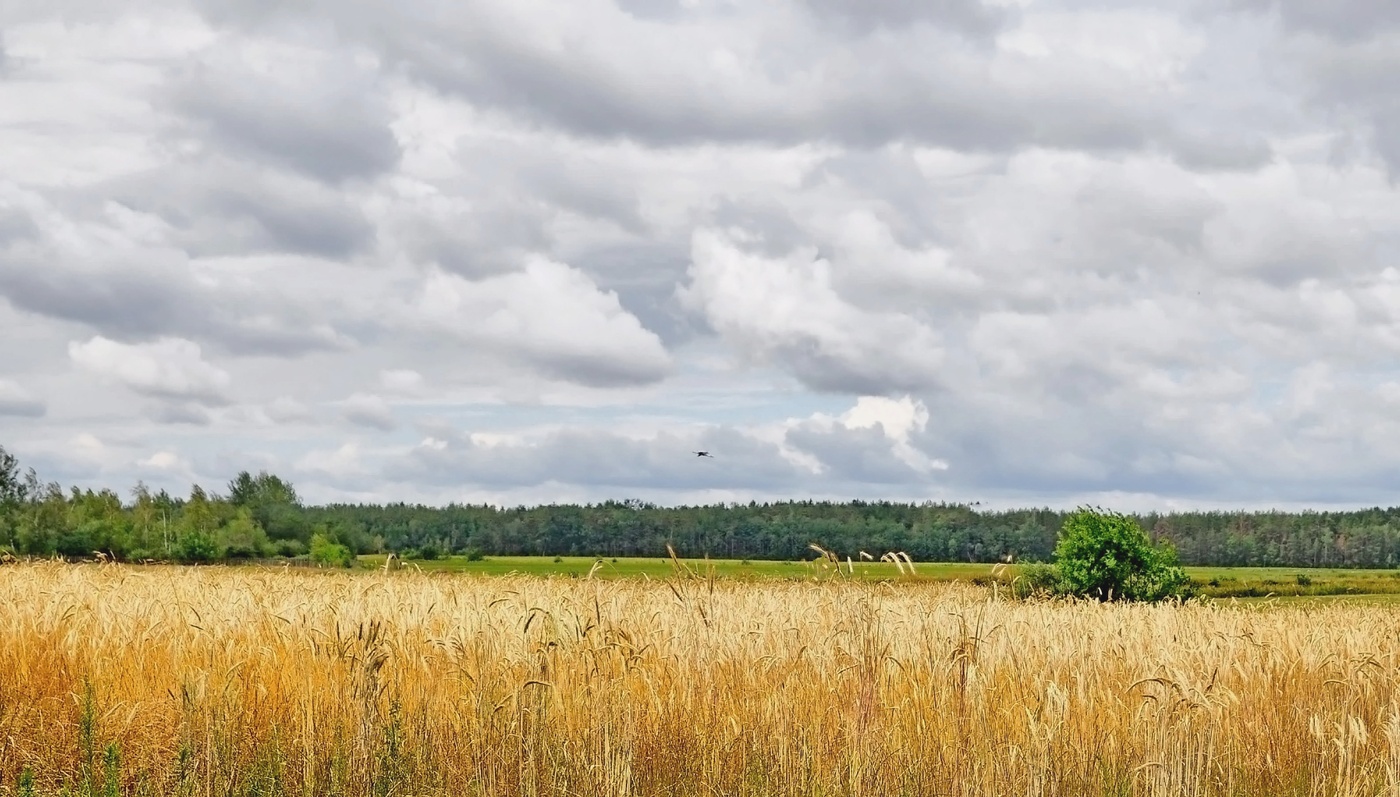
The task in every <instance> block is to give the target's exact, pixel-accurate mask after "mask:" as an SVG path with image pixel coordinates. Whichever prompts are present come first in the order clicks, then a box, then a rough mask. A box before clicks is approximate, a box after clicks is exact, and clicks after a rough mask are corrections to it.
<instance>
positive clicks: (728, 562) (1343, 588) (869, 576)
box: [359, 555, 1400, 603]
mask: <svg viewBox="0 0 1400 797" xmlns="http://www.w3.org/2000/svg"><path fill="white" fill-rule="evenodd" d="M387 559H388V556H386V555H367V556H361V557H359V560H360V565H361V567H367V568H383V567H384V566H385V563H386V561H387ZM390 567H403V568H416V569H418V570H421V571H423V572H425V573H469V574H475V575H483V576H508V575H536V576H560V577H565V578H568V577H574V578H586V577H590V576H591V577H593V578H602V579H617V578H642V579H646V578H651V579H662V578H669V577H672V576H675V575H677V574H680V575H685V574H686V573H689V574H693V575H698V576H703V577H710V576H714V577H715V578H737V579H799V580H800V579H812V578H819V579H826V578H837V577H841V578H856V579H864V580H873V581H961V582H967V583H971V584H977V585H986V586H991V585H998V584H999V585H1010V584H1011V583H1012V582H1013V581H1014V580H1015V579H1016V578H1018V577H1019V575H1020V574H1021V571H1022V569H1023V567H1024V566H1023V565H996V564H987V563H973V562H915V563H913V565H912V566H910V565H905V566H904V568H903V570H901V569H900V568H898V567H896V565H895V564H893V563H891V562H860V561H851V562H850V563H849V565H848V564H847V562H846V561H845V560H844V559H842V560H841V562H840V566H839V575H838V568H837V567H836V566H835V565H832V564H830V563H824V562H823V561H822V560H820V559H812V560H799V561H787V562H779V561H761V560H752V561H747V560H736V559H682V560H677V561H674V562H673V561H672V560H671V559H668V558H601V559H600V558H595V557H587V556H561V557H551V556H490V557H486V558H484V559H479V560H476V561H469V560H467V558H465V557H462V556H450V557H442V558H439V559H433V560H403V561H399V560H395V561H394V563H393V564H392V565H390ZM1186 572H1187V575H1188V576H1190V578H1191V584H1192V590H1193V592H1194V594H1196V595H1198V596H1201V597H1206V598H1214V599H1240V600H1245V601H1250V602H1255V601H1260V600H1274V599H1279V600H1290V601H1291V600H1294V599H1298V598H1308V599H1314V600H1318V601H1335V600H1346V599H1358V600H1359V599H1362V598H1364V599H1365V600H1364V601H1363V602H1366V603H1384V602H1388V601H1391V600H1400V569H1396V570H1352V569H1342V568H1296V567H1187V568H1186Z"/></svg>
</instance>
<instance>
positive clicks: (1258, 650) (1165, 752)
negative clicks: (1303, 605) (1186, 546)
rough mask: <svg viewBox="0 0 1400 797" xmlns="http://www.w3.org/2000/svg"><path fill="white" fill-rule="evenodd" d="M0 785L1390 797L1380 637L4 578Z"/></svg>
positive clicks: (478, 593) (146, 572) (1080, 608)
mask: <svg viewBox="0 0 1400 797" xmlns="http://www.w3.org/2000/svg"><path fill="white" fill-rule="evenodd" d="M0 607H3V608H0V792H3V793H16V792H17V791H25V792H26V793H35V794H40V795H43V794H57V793H59V792H60V791H61V790H65V789H66V790H67V791H68V792H70V793H78V794H84V793H91V794H99V793H100V794H118V793H124V794H191V795H227V794H289V793H294V794H306V795H311V794H344V795H419V794H423V795H427V794H443V795H447V794H451V795H475V794H490V795H546V794H547V795H565V794H571V795H572V794H582V795H654V794H674V795H715V794H721V795H798V794H801V795H816V794H821V795H843V794H851V795H898V794H911V795H912V794H950V795H994V794H995V795H1001V794H1024V795H1041V794H1043V795H1089V794H1143V795H1188V794H1201V795H1241V794H1256V795H1289V794H1296V795H1319V794H1326V795H1331V794H1347V795H1360V794H1394V793H1396V789H1397V788H1400V691H1397V686H1400V670H1397V666H1400V613H1397V612H1394V611H1391V610H1389V609H1383V608H1359V607H1327V608H1316V609H1275V610H1270V611H1258V610H1247V609H1241V608H1229V607H1223V608H1222V607H1210V606H1159V607H1145V606H1120V605H1098V604H1088V603H1050V602H1039V603H1037V602H1031V603H1019V602H1014V601H1008V600H1003V599H1000V598H998V597H996V596H995V595H994V594H993V593H990V592H987V591H982V590H977V589H973V588H959V587H957V586H952V587H949V586H937V585H915V584H908V585H891V584H861V583H852V582H846V581H813V582H801V583H791V582H742V581H714V580H710V579H705V578H701V577H689V578H683V579H680V578H678V579H675V580H672V581H668V582H665V583H658V582H647V581H608V582H602V581H593V580H587V579H564V578H554V579H542V578H495V579H487V578H469V577H461V576H456V577H453V576H430V575H424V574H422V573H415V572H412V571H404V570H400V571H396V572H385V571H382V570H380V571H375V572H372V573H356V574H348V573H340V574H331V573H315V572H289V571H282V570H252V569H223V568H208V569H177V568H164V567H158V568H133V567H124V566H119V565H84V566H62V565H55V564H36V565H10V566H6V567H4V568H0Z"/></svg>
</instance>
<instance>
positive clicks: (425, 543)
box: [0, 447, 1400, 568]
mask: <svg viewBox="0 0 1400 797" xmlns="http://www.w3.org/2000/svg"><path fill="white" fill-rule="evenodd" d="M1069 515H1070V513H1066V512H1059V511H1055V510H1050V509H1017V510H1008V511H977V510H975V509H973V508H972V507H969V506H967V505H965V504H956V503H935V502H923V503H895V502H886V501H858V500H857V501H849V502H829V501H777V502H766V503H757V502H752V503H747V504H733V503H731V504H717V505H708V506H658V505H655V504H651V503H646V502H642V501H637V500H624V501H605V502H602V503H596V504H587V505H575V504H553V505H546V506H533V507H524V506H521V507H498V506H490V505H469V504H451V505H448V506H442V507H434V506H423V505H415V504H405V503H390V504H383V505H363V504H360V505H349V504H332V505H325V506H310V505H307V504H305V503H304V502H303V501H302V500H301V498H300V496H299V495H298V494H297V491H296V489H295V488H294V487H293V486H292V484H291V483H290V482H288V481H286V480H284V479H282V478H280V477H278V476H276V475H274V474H270V473H265V472H264V473H258V474H251V473H248V472H246V471H245V472H242V473H239V474H238V475H237V476H236V477H235V478H234V479H233V480H231V481H230V482H229V483H228V484H227V485H226V486H225V488H224V490H223V492H212V491H207V490H205V489H203V488H202V487H200V486H195V487H193V488H192V489H191V491H190V494H189V495H188V496H172V495H170V494H169V493H167V492H166V491H164V490H155V491H153V490H151V489H149V488H147V487H146V486H145V485H144V484H139V483H138V484H137V485H136V487H134V488H132V489H131V490H130V491H129V492H128V493H127V494H126V495H124V496H123V495H120V494H118V493H117V492H115V491H113V490H110V489H104V490H92V489H79V488H77V487H70V488H67V489H65V488H63V487H62V486H61V485H59V484H58V483H56V482H49V483H44V482H41V481H40V480H39V478H38V476H37V474H36V473H35V472H34V470H33V469H29V470H28V471H21V470H20V467H19V463H18V462H17V460H16V459H15V458H14V457H13V456H12V455H10V454H9V453H8V452H6V451H5V449H4V448H3V447H0V554H4V555H9V556H36V557H54V556H60V557H65V558H93V557H94V556H97V555H99V554H100V555H101V556H105V557H111V558H115V559H118V560H124V561H144V560H157V561H179V562H212V561H223V560H240V559H242V560H247V559H268V558H273V557H289V558H294V559H309V560H312V561H315V562H318V563H323V564H337V563H349V562H351V561H352V559H353V556H354V555H356V554H365V553H387V552H393V553H397V554H398V555H400V556H402V557H405V558H412V557H423V558H433V557H436V556H442V555H447V554H466V555H469V556H492V555H544V556H556V555H580V556H599V557H622V556H647V557H650V556H665V555H666V547H667V546H668V545H669V546H672V547H674V548H675V550H676V551H677V552H678V553H679V554H680V555H682V556H687V557H701V556H711V557H715V558H727V559H776V560H796V559H802V558H810V557H811V556H812V553H811V551H810V550H809V548H808V545H809V544H811V543H814V542H815V543H818V544H820V545H821V546H822V547H823V548H826V549H828V550H835V551H838V552H841V553H842V554H843V555H852V556H855V555H857V554H858V552H859V551H867V552H869V553H871V554H874V555H876V556H878V555H880V554H882V553H884V552H886V551H903V552H906V553H908V554H909V555H910V556H911V557H913V558H914V559H915V560H917V561H926V562H927V561H953V562H989V563H990V562H998V561H1008V560H1014V561H1025V562H1034V561H1049V560H1050V559H1051V558H1052V557H1053V555H1054V551H1055V545H1056V540H1057V537H1058V536H1059V532H1060V529H1061V526H1062V525H1063V523H1064V521H1065V519H1066V518H1067V517H1068V516H1069ZM1130 517H1132V518H1133V520H1134V521H1135V522H1137V523H1138V524H1139V525H1141V526H1142V528H1143V529H1144V530H1145V531H1146V532H1147V534H1148V536H1149V538H1150V539H1151V540H1152V541H1153V542H1154V543H1160V542H1165V543H1169V544H1170V545H1172V546H1174V547H1175V549H1176V551H1177V553H1178V554H1179V556H1180V559H1181V561H1182V562H1183V563H1184V564H1191V565H1217V566H1284V567H1381V568H1384V567H1396V566H1400V508H1394V507H1393V508H1389V509H1381V508H1373V509H1365V510H1358V511H1350V512H1277V511H1270V512H1174V513H1171V514H1142V515H1134V516H1130Z"/></svg>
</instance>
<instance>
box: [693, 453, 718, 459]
mask: <svg viewBox="0 0 1400 797" xmlns="http://www.w3.org/2000/svg"><path fill="white" fill-rule="evenodd" d="M692 453H694V454H695V456H697V457H709V458H710V459H714V458H715V455H714V454H711V453H710V452H708V451H695V452H692Z"/></svg>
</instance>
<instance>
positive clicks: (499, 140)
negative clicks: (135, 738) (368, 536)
mask: <svg viewBox="0 0 1400 797" xmlns="http://www.w3.org/2000/svg"><path fill="white" fill-rule="evenodd" d="M1397 177H1400V4H1397V3H1394V2H1391V0H1336V1H1335V2H1329V3H1319V2H1316V0H1209V1H1205V0H1202V1H1200V2H1197V1H1196V0H1178V1H1176V2H1136V1H1135V0H1123V1H1119V0H1115V2H1111V3H1110V2H1088V1H1087V0H983V1H982V2H979V0H861V1H860V2H857V1H856V0H772V1H771V2H735V1H733V0H569V2H558V0H555V2H543V1H542V0H453V1H452V2H448V1H447V0H405V1H404V2H399V3H382V2H366V0H306V2H301V3H275V2H268V1H267V0H203V1H202V2H197V3H196V2H185V1H184V0H120V1H119V2H98V0H6V2H5V3H4V4H3V5H0V341H3V345H0V445H3V446H4V447H5V448H6V449H7V450H9V451H10V452H11V453H12V454H15V455H16V456H17V457H18V458H19V460H20V463H21V465H23V466H26V467H30V466H32V467H34V468H35V469H36V470H37V471H38V473H39V475H40V477H41V478H42V479H44V480H46V481H48V480H53V481H59V482H61V483H63V484H65V485H70V484H75V485H79V486H83V487H94V488H97V487H112V488H114V489H117V490H119V491H121V492H123V494H125V493H126V492H127V491H128V490H129V489H130V488H131V487H132V486H134V485H135V484H136V483H137V481H138V480H139V481H143V482H145V483H146V484H148V485H150V486H152V487H154V488H164V489H168V490H170V491H171V492H173V493H177V494H186V493H188V491H189V489H190V486H191V485H192V484H194V483H198V484H201V485H203V486H204V487H206V488H207V489H210V490H213V491H215V492H220V491H223V490H224V488H225V485H227V483H228V481H229V480H230V479H232V478H233V476H234V475H235V474H236V473H237V472H239V471H241V470H249V471H252V472H257V471H259V470H268V471H270V472H273V473H276V474H278V475H280V476H282V477H283V478H286V479H288V480H290V481H291V482H292V483H293V484H294V485H295V486H296V487H297V489H298V491H299V492H300V493H301V495H302V496H303V498H304V499H306V500H307V501H309V502H313V503H323V502H384V501H408V502H424V503H429V504H445V503H449V502H472V503H481V502H489V503H496V504H503V505H517V504H539V503H556V502H558V503H563V502H582V501H599V500H606V499H625V498H637V499H642V500H645V501H652V502H656V503H660V504H694V503H713V502H724V501H748V500H754V499H757V500H770V499H789V498H793V499H805V498H815V499H838V500H847V499H853V498H859V499H864V500H881V499H889V500H901V501H903V500H909V501H925V500H932V501H956V502H972V501H978V502H980V505H981V506H987V507H1020V506H1042V505H1048V506H1056V507H1068V506H1074V505H1079V504H1085V503H1092V504H1098V505H1103V506H1109V507H1113V508H1120V509H1132V510H1139V509H1160V510H1172V509H1189V508H1208V507H1210V508H1215V507H1219V508H1235V507H1239V508H1265V507H1280V508H1300V507H1318V508H1329V507H1345V506H1370V505H1377V504H1379V505H1392V504H1397V503H1400V368H1398V367H1397V366H1400V188H1397ZM697 450H707V451H710V452H712V453H713V455H714V456H713V457H712V458H703V459H702V458H698V457H695V456H694V455H693V453H692V452H694V451H697Z"/></svg>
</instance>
